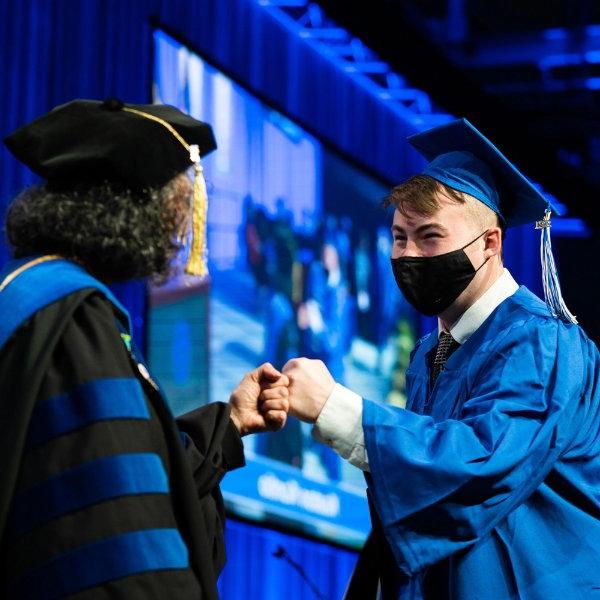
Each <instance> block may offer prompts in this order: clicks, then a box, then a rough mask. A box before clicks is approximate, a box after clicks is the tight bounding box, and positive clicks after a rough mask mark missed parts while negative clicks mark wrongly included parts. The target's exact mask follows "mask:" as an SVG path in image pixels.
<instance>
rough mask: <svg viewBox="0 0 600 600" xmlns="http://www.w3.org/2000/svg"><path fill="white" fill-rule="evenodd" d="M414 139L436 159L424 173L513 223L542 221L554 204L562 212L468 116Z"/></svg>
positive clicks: (411, 140) (425, 153) (427, 155)
mask: <svg viewBox="0 0 600 600" xmlns="http://www.w3.org/2000/svg"><path fill="white" fill-rule="evenodd" d="M408 141H409V143H410V144H411V145H412V146H414V147H415V148H416V149H417V150H418V151H419V152H420V153H421V154H422V155H423V156H424V157H425V158H426V159H427V160H428V161H430V163H429V164H428V165H427V167H426V168H425V170H424V171H423V174H424V175H430V176H431V177H433V178H434V179H436V180H437V181H440V182H441V183H444V184H445V185H448V186H449V187H451V188H453V189H455V190H458V191H460V192H465V193H467V194H469V195H471V196H473V197H474V198H477V199H478V200H480V201H481V202H483V203H484V204H485V205H486V206H489V207H490V208H491V209H492V210H493V211H494V212H495V213H496V214H497V215H499V216H500V218H501V219H502V220H503V221H504V224H505V225H506V226H507V227H512V226H514V225H523V224H524V223H532V222H534V221H538V220H540V219H541V218H542V217H543V216H544V213H545V211H546V209H548V208H550V209H551V210H552V211H554V212H558V211H556V209H555V208H554V207H553V206H551V205H550V203H549V201H548V199H547V198H545V197H544V195H543V194H542V193H541V192H540V191H539V190H538V189H536V188H535V187H534V186H533V185H532V184H531V183H530V182H529V181H528V180H527V178H526V177H525V176H524V175H523V174H522V173H521V172H520V171H519V170H518V169H517V168H516V167H515V165H513V164H512V163H511V162H510V161H509V160H508V159H507V158H506V156H504V154H502V152H500V150H498V148H496V146H494V144H492V142H491V141H490V140H488V139H487V138H486V137H485V136H484V135H482V134H481V133H480V132H479V131H478V130H477V129H476V128H475V127H473V125H471V123H469V121H467V120H466V119H456V120H455V121H451V122H450V123H446V124H444V125H440V126H439V127H434V128H433V129H429V130H427V131H424V132H422V133H417V134H416V135H413V136H411V137H409V138H408ZM558 214H560V213H558Z"/></svg>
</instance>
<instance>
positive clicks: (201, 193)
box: [122, 107, 208, 277]
mask: <svg viewBox="0 0 600 600" xmlns="http://www.w3.org/2000/svg"><path fill="white" fill-rule="evenodd" d="M122 110H124V111H125V112H130V113H133V114H136V115H139V116H140V117H144V118H145V119H150V120H151V121H156V122H157V123H160V124H161V125H162V126H163V127H165V128H166V129H168V130H169V131H170V132H171V133H172V134H173V136H174V137H175V138H176V139H177V141H179V143H180V144H181V145H182V146H183V147H184V148H185V149H186V150H187V151H188V152H189V153H190V162H191V163H192V164H193V165H194V194H193V199H192V207H191V212H192V241H191V243H190V254H189V257H188V261H187V265H186V267H185V272H186V273H188V274H189V275H196V276H198V277H206V275H208V264H207V256H206V254H207V253H206V216H207V212H208V194H207V193H206V182H205V180H204V174H203V170H202V164H201V160H200V147H199V146H198V145H197V144H188V143H187V142H186V141H185V140H184V139H183V137H181V135H180V134H179V132H178V131H177V130H176V129H175V128H174V127H173V126H172V125H171V124H170V123H167V122H166V121H164V120H163V119H161V118H160V117H156V116H154V115H151V114H148V113H145V112H143V111H141V110H137V109H135V108H129V107H123V109H122Z"/></svg>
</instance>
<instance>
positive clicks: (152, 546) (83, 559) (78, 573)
mask: <svg viewBox="0 0 600 600" xmlns="http://www.w3.org/2000/svg"><path fill="white" fill-rule="evenodd" d="M188 566H189V558H188V551H187V547H186V546H185V543H184V542H183V540H182V539H181V535H180V534H179V532H178V531H177V530H176V529H146V530H141V531H133V532H130V533H126V534H122V535H118V536H115V537H112V538H108V539H104V540H100V541H98V542H94V543H92V544H88V545H85V546H81V547H80V548H76V549H75V550H71V551H69V552H67V553H65V554H61V555H59V556H57V557H55V558H53V559H51V560H48V561H46V562H44V563H42V564H41V565H40V566H38V567H37V568H35V569H33V570H31V571H29V572H28V573H26V574H25V575H24V576H23V577H22V578H21V579H20V580H19V581H17V582H16V583H15V584H14V585H13V586H12V587H11V589H10V592H9V598H11V599H15V600H16V599H17V598H18V599H19V600H54V599H55V598H63V597H64V596H68V595H71V594H75V593H77V592H80V591H82V590H85V589H89V588H92V587H95V586H98V585H101V584H103V583H105V582H107V581H111V580H114V579H120V578H123V577H127V576H129V575H134V574H139V573H144V572H148V571H157V570H165V569H186V568H188Z"/></svg>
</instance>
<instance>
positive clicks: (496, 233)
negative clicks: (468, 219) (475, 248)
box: [483, 227, 502, 260]
mask: <svg viewBox="0 0 600 600" xmlns="http://www.w3.org/2000/svg"><path fill="white" fill-rule="evenodd" d="M484 239H485V246H484V249H483V256H484V258H485V259H486V260H488V259H489V258H492V256H498V257H499V258H500V260H502V230H501V229H500V227H490V228H489V229H488V231H487V233H486V235H485V238H484Z"/></svg>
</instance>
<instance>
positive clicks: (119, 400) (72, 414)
mask: <svg viewBox="0 0 600 600" xmlns="http://www.w3.org/2000/svg"><path fill="white" fill-rule="evenodd" d="M111 419H145V420H148V419H150V413H149V412H148V407H147V405H146V399H145V397H144V392H143V390H142V386H141V385H140V382H139V381H138V380H137V379H134V378H126V377H120V378H114V379H96V380H93V381H88V382H86V383H84V384H82V385H80V386H78V387H77V388H75V389H74V390H73V391H72V392H70V393H68V394H63V395H60V396H55V397H53V398H48V399H47V400H44V401H42V402H39V403H38V404H37V406H36V408H35V410H34V412H33V415H32V417H31V422H30V424H29V432H28V435H27V446H28V447H31V446H34V445H37V444H42V443H44V442H47V441H49V440H51V439H53V438H56V437H58V436H61V435H64V434H66V433H69V432H71V431H75V430H77V429H81V428H82V427H85V426H87V425H92V424H93V423H96V422H98V421H106V420H111Z"/></svg>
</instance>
